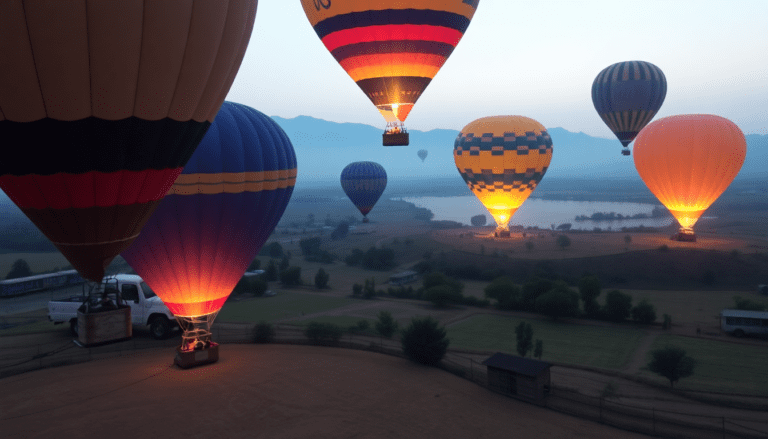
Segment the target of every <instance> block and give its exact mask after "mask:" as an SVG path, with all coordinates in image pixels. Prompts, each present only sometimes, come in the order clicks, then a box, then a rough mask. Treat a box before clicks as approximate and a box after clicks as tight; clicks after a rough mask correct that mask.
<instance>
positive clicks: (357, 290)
mask: <svg viewBox="0 0 768 439" xmlns="http://www.w3.org/2000/svg"><path fill="white" fill-rule="evenodd" d="M362 294H363V286H362V285H360V284H354V285H352V295H353V296H360V295H362Z"/></svg>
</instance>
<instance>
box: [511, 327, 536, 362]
mask: <svg viewBox="0 0 768 439" xmlns="http://www.w3.org/2000/svg"><path fill="white" fill-rule="evenodd" d="M515 335H516V336H517V346H516V348H517V353H518V355H520V356H521V357H525V356H526V355H528V352H530V351H531V349H533V327H532V326H531V324H530V323H528V322H520V324H519V325H517V327H515Z"/></svg>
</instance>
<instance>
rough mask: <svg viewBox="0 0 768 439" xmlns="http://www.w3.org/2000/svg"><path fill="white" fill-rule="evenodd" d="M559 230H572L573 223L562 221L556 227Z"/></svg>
mask: <svg viewBox="0 0 768 439" xmlns="http://www.w3.org/2000/svg"><path fill="white" fill-rule="evenodd" d="M556 229H557V230H571V223H562V224H560V225H559V226H557V227H556Z"/></svg>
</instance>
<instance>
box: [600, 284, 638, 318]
mask: <svg viewBox="0 0 768 439" xmlns="http://www.w3.org/2000/svg"><path fill="white" fill-rule="evenodd" d="M631 311H632V296H630V295H629V294H624V293H622V292H621V291H618V290H613V291H611V292H609V293H608V295H607V296H606V298H605V314H606V316H607V317H608V318H609V319H611V320H613V321H616V322H621V321H623V320H624V319H626V318H627V317H629V314H630V312H631Z"/></svg>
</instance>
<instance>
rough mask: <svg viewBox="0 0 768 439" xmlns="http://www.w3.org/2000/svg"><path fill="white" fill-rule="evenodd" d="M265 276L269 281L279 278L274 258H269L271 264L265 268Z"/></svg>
mask: <svg viewBox="0 0 768 439" xmlns="http://www.w3.org/2000/svg"><path fill="white" fill-rule="evenodd" d="M264 277H265V278H266V279H265V280H266V281H267V282H271V281H275V280H277V265H275V260H274V259H270V260H269V265H267V269H266V270H264Z"/></svg>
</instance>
